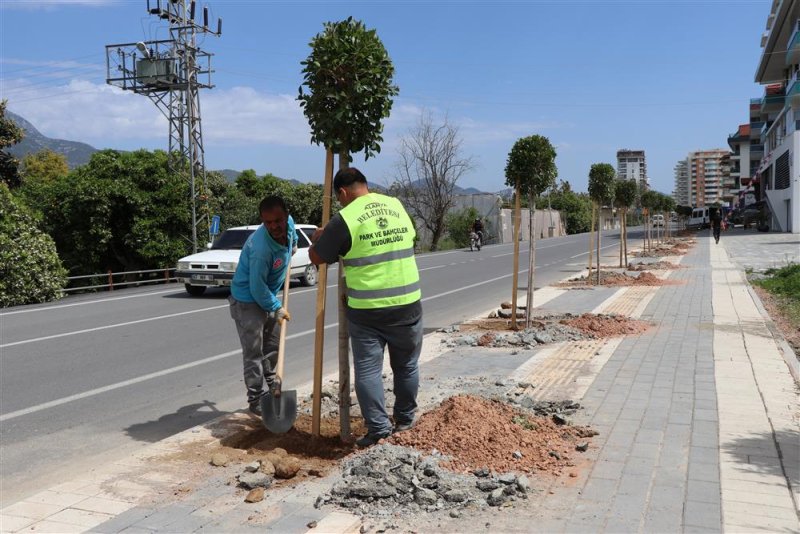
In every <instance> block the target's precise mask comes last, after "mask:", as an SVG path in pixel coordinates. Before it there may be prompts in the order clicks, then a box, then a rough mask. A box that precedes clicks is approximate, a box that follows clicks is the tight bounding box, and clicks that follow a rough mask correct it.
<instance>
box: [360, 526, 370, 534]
mask: <svg viewBox="0 0 800 534" xmlns="http://www.w3.org/2000/svg"><path fill="white" fill-rule="evenodd" d="M358 531H359V532H360V533H361V534H366V533H367V532H369V527H368V526H367V525H361V528H360V529H358Z"/></svg>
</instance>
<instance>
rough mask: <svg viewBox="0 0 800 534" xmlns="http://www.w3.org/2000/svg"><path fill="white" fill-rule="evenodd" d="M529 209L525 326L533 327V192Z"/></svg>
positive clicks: (534, 263)
mask: <svg viewBox="0 0 800 534" xmlns="http://www.w3.org/2000/svg"><path fill="white" fill-rule="evenodd" d="M528 206H529V207H530V208H529V210H528V214H529V219H530V225H529V229H530V233H531V235H530V240H529V241H528V251H529V252H530V254H529V260H530V261H529V263H528V294H527V297H526V299H525V328H530V327H531V316H532V315H533V278H534V273H535V272H536V200H535V199H534V197H533V193H530V194H529V195H528Z"/></svg>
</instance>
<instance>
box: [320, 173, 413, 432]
mask: <svg viewBox="0 0 800 534" xmlns="http://www.w3.org/2000/svg"><path fill="white" fill-rule="evenodd" d="M333 190H334V192H335V193H336V198H337V200H338V201H339V203H340V204H341V205H342V206H343V207H342V210H341V211H340V212H339V213H338V214H337V215H335V216H334V217H332V218H331V220H330V221H329V222H328V224H327V225H325V227H324V228H320V229H319V230H317V232H316V233H315V234H314V239H313V241H314V244H313V245H312V246H311V249H310V250H309V256H310V258H311V261H312V262H313V263H314V264H316V265H319V264H321V263H333V262H335V261H337V260H338V258H339V257H341V258H342V260H343V264H344V273H345V276H346V279H347V322H348V326H349V331H350V342H351V344H352V347H353V367H354V369H355V389H356V396H357V397H358V404H359V406H360V407H361V413H362V415H363V416H364V421H365V423H366V426H367V434H366V435H365V436H363V437H362V438H360V439H358V440H357V441H356V444H357V445H358V446H359V447H368V446H370V445H373V444H375V443H377V442H378V441H380V440H381V439H383V438H386V437H388V436H390V435H391V434H392V432H400V431H403V430H408V429H409V428H411V426H412V425H413V424H414V414H415V413H416V409H417V391H418V390H419V354H420V351H421V349H422V304H421V303H420V298H421V292H420V286H419V271H418V270H417V262H416V260H415V258H414V237H415V236H416V231H415V229H414V223H413V222H411V218H410V217H409V216H408V213H406V210H405V208H403V205H402V204H401V203H400V201H399V200H397V199H396V198H393V197H388V196H386V195H381V194H377V193H371V192H370V191H369V189H368V187H367V179H366V178H365V177H364V175H363V174H362V173H361V172H360V171H359V170H358V169H356V168H352V167H351V168H349V169H343V170H340V171H339V172H338V173H336V176H335V177H334V179H333ZM387 345H388V346H389V361H390V364H391V367H392V374H393V379H394V384H393V385H394V394H395V399H396V400H395V403H394V409H393V418H394V426H392V424H391V423H390V421H389V416H388V414H387V412H386V406H385V400H384V392H383V378H382V371H383V352H384V349H385V347H386V346H387Z"/></svg>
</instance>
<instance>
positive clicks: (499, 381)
mask: <svg viewBox="0 0 800 534" xmlns="http://www.w3.org/2000/svg"><path fill="white" fill-rule="evenodd" d="M494 385H495V386H497V387H500V388H501V387H503V386H505V385H506V383H505V382H503V381H502V380H497V381H496V382H495V383H494Z"/></svg>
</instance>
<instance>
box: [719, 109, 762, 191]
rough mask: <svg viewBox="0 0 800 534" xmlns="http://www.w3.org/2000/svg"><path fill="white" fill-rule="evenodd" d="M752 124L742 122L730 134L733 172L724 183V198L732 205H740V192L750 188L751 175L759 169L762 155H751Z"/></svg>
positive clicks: (729, 142) (729, 144) (729, 143)
mask: <svg viewBox="0 0 800 534" xmlns="http://www.w3.org/2000/svg"><path fill="white" fill-rule="evenodd" d="M750 132H751V129H750V124H749V123H748V124H740V125H739V127H738V128H737V130H736V132H735V133H733V134H731V135H729V136H728V146H729V147H731V172H730V177H729V179H728V180H727V181H726V182H724V183H723V190H722V198H723V199H724V200H725V201H727V202H729V203H730V204H731V205H732V206H734V207H736V206H737V205H738V200H739V193H740V192H741V191H743V190H745V189H747V188H748V186H749V185H750V179H751V177H753V176H755V173H756V171H757V170H758V164H759V161H760V157H755V156H751V154H750V146H751V138H750Z"/></svg>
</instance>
